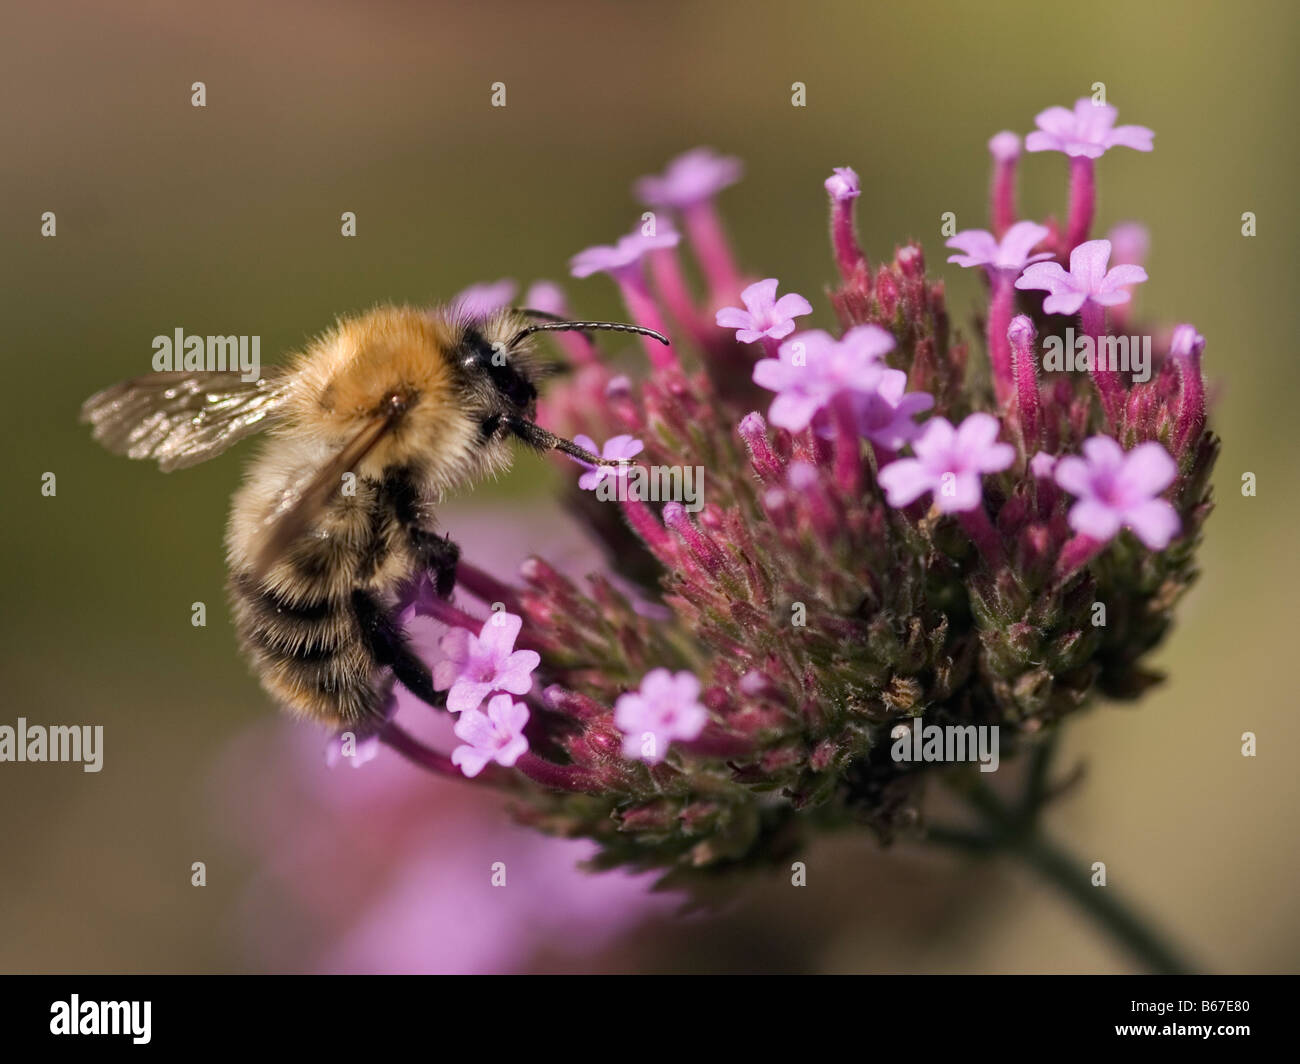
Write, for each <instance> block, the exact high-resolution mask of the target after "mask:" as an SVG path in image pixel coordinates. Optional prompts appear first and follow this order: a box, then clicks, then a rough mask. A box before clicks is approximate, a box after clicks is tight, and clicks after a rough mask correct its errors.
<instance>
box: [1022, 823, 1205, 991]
mask: <svg viewBox="0 0 1300 1064" xmlns="http://www.w3.org/2000/svg"><path fill="white" fill-rule="evenodd" d="M1013 852H1015V853H1017V854H1018V855H1019V856H1021V857H1022V858H1023V859H1024V860H1025V862H1026V863H1027V864H1028V865H1029V866H1030V867H1031V868H1033V869H1034V871H1035V872H1037V873H1038V874H1039V875H1040V876H1041V877H1042V878H1043V879H1045V880H1046V881H1047V882H1049V883H1051V884H1052V885H1053V886H1055V887H1057V888H1058V889H1059V890H1060V891H1061V892H1062V893H1064V894H1065V895H1066V897H1068V898H1069V899H1070V900H1071V901H1073V902H1074V903H1075V904H1076V905H1077V906H1078V907H1079V908H1080V909H1081V910H1083V911H1084V912H1085V913H1087V914H1088V915H1089V916H1090V917H1092V919H1093V920H1094V922H1096V923H1097V924H1098V925H1099V926H1101V927H1102V928H1103V929H1104V930H1106V931H1108V932H1109V933H1110V934H1111V936H1112V937H1114V938H1115V940H1116V941H1118V942H1119V943H1120V944H1122V945H1123V946H1124V947H1126V948H1127V949H1128V951H1129V952H1130V953H1132V954H1133V956H1134V957H1136V958H1138V959H1139V960H1141V961H1142V962H1143V963H1144V964H1145V965H1146V966H1147V967H1148V968H1149V969H1150V970H1151V971H1152V972H1155V973H1158V974H1161V975H1182V974H1187V973H1188V972H1189V971H1190V969H1189V968H1188V967H1187V965H1186V963H1185V962H1184V961H1183V960H1182V959H1181V958H1180V957H1179V956H1178V955H1177V953H1175V952H1174V951H1173V949H1172V948H1171V947H1170V946H1169V945H1168V944H1167V943H1166V942H1164V941H1163V940H1162V939H1161V938H1160V936H1159V935H1158V934H1156V932H1155V931H1153V930H1152V929H1151V928H1149V927H1147V926H1146V925H1145V924H1144V923H1143V922H1142V919H1141V918H1140V917H1139V916H1138V915H1137V914H1136V913H1135V912H1134V911H1133V910H1132V909H1131V908H1129V906H1128V905H1127V904H1126V903H1125V902H1124V900H1123V899H1122V898H1120V897H1119V896H1118V895H1116V894H1115V893H1114V890H1115V888H1114V887H1094V886H1093V885H1092V881H1091V876H1090V872H1089V869H1088V868H1087V867H1085V866H1084V865H1083V864H1082V863H1081V862H1080V861H1079V860H1078V859H1077V858H1076V857H1074V856H1073V855H1071V854H1070V853H1068V852H1066V851H1065V850H1064V849H1063V848H1061V847H1060V846H1058V845H1057V844H1056V843H1055V842H1053V841H1052V840H1051V839H1049V838H1047V837H1046V836H1045V835H1043V834H1042V833H1041V832H1039V831H1034V832H1031V833H1029V834H1027V835H1025V836H1024V837H1023V838H1022V839H1021V840H1020V841H1019V843H1018V844H1017V845H1016V846H1015V847H1013Z"/></svg>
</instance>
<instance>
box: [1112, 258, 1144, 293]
mask: <svg viewBox="0 0 1300 1064" xmlns="http://www.w3.org/2000/svg"><path fill="white" fill-rule="evenodd" d="M1146 279H1147V271H1146V270H1144V269H1143V268H1142V267H1141V266H1137V265H1134V264H1131V263H1125V264H1121V265H1119V266H1116V267H1114V268H1113V269H1111V271H1110V272H1109V273H1107V274H1106V277H1105V279H1104V280H1103V281H1102V283H1101V290H1102V291H1103V292H1108V291H1110V290H1112V289H1116V288H1119V287H1120V286H1121V285H1129V284H1141V283H1142V282H1143V281H1145V280H1146Z"/></svg>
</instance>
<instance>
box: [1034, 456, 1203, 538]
mask: <svg viewBox="0 0 1300 1064" xmlns="http://www.w3.org/2000/svg"><path fill="white" fill-rule="evenodd" d="M1177 475H1178V467H1177V466H1176V465H1175V464H1174V460H1173V459H1172V458H1170V457H1169V452H1168V451H1166V450H1165V449H1164V448H1163V447H1161V446H1160V444H1158V443H1155V442H1150V443H1143V444H1139V445H1138V446H1137V447H1135V448H1133V450H1131V451H1129V452H1128V453H1127V454H1125V453H1124V451H1123V449H1122V448H1121V447H1120V445H1119V444H1118V443H1116V442H1115V441H1114V440H1112V439H1111V438H1110V437H1109V436H1093V437H1091V438H1090V439H1088V440H1085V441H1084V444H1083V457H1082V458H1080V457H1078V456H1076V455H1068V456H1066V457H1064V458H1062V459H1060V460H1059V461H1058V462H1057V463H1056V469H1055V476H1056V483H1057V484H1059V485H1060V486H1061V487H1063V488H1064V489H1065V490H1066V491H1068V492H1070V494H1072V495H1074V496H1076V497H1077V498H1078V500H1079V501H1078V502H1076V503H1075V504H1074V506H1072V507H1071V508H1070V515H1069V519H1070V527H1071V528H1073V529H1074V530H1075V531H1076V532H1082V533H1083V534H1084V535H1087V536H1090V537H1091V538H1092V539H1094V540H1099V541H1102V542H1104V541H1106V540H1108V539H1111V538H1112V537H1113V536H1114V535H1115V533H1117V532H1118V531H1119V530H1120V528H1121V527H1126V528H1131V529H1132V530H1133V531H1134V532H1135V533H1136V534H1137V537H1138V539H1140V540H1141V541H1142V542H1143V543H1145V544H1146V545H1147V546H1148V547H1150V548H1151V549H1152V550H1164V548H1165V547H1167V546H1169V541H1170V540H1171V539H1173V538H1174V536H1175V535H1177V534H1178V529H1179V521H1178V514H1177V513H1176V512H1175V511H1174V508H1173V507H1172V506H1170V505H1169V503H1168V502H1166V501H1165V500H1164V499H1161V498H1159V497H1158V496H1159V495H1160V493H1161V492H1163V491H1164V490H1165V489H1166V488H1167V487H1169V485H1170V484H1172V483H1173V482H1174V478H1175V477H1176V476H1177Z"/></svg>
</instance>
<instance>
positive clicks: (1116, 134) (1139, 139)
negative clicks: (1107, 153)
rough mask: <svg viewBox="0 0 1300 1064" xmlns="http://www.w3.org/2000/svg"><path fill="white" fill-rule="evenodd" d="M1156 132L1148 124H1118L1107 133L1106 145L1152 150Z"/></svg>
mask: <svg viewBox="0 0 1300 1064" xmlns="http://www.w3.org/2000/svg"><path fill="white" fill-rule="evenodd" d="M1154 136H1155V133H1154V132H1152V131H1151V130H1149V129H1147V127H1146V126H1117V127H1116V128H1115V129H1112V130H1111V131H1110V133H1108V134H1107V136H1106V140H1105V145H1106V147H1108V148H1133V149H1134V150H1136V151H1151V149H1152V147H1153V145H1152V143H1151V138H1152V137H1154Z"/></svg>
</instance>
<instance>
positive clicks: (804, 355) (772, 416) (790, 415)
mask: <svg viewBox="0 0 1300 1064" xmlns="http://www.w3.org/2000/svg"><path fill="white" fill-rule="evenodd" d="M893 348H894V338H893V337H892V336H891V335H890V334H889V333H887V332H886V331H885V330H884V329H882V328H880V326H878V325H859V326H856V327H855V328H852V329H850V330H849V331H848V332H846V333H845V334H844V336H843V337H842V338H841V339H839V340H836V339H835V338H834V337H833V336H831V335H830V334H829V333H826V332H823V331H822V330H820V329H812V330H809V331H808V332H803V333H799V334H798V335H797V336H794V337H792V338H791V339H789V340H787V341H786V342H785V343H783V344H782V345H781V347H780V350H779V351H778V352H777V357H776V358H764V359H760V360H759V361H758V362H756V363H755V364H754V383H755V384H757V385H758V386H759V387H760V388H767V389H768V390H770V391H774V392H776V393H777V396H776V398H775V399H774V400H772V407H771V409H770V410H769V412H768V419H769V420H770V421H771V422H772V424H774V425H780V426H781V427H782V428H786V429H789V430H790V431H791V432H798V431H800V430H801V429H805V428H807V427H808V425H809V423H810V422H811V421H812V419H813V417H814V415H816V414H817V413H818V412H819V411H821V410H823V409H824V408H825V407H826V406H827V405H829V403H830V402H831V400H832V399H834V398H835V396H837V395H839V394H841V393H843V392H852V393H856V394H859V395H871V394H873V393H874V392H875V391H876V390H877V388H878V387H879V386H880V382H881V376H882V374H883V373H884V370H885V366H884V365H883V364H882V362H881V359H883V358H884V356H885V355H886V354H888V353H889V352H890V351H892V350H893Z"/></svg>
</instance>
